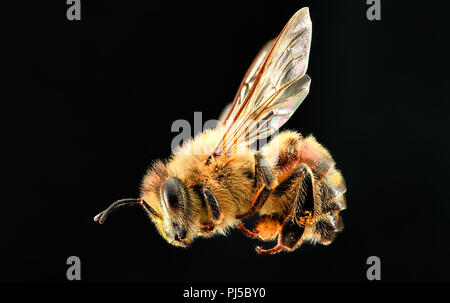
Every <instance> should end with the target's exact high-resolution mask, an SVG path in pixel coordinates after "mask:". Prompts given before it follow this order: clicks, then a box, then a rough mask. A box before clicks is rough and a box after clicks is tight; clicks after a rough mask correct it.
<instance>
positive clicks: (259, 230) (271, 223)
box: [237, 215, 281, 241]
mask: <svg viewBox="0 0 450 303" xmlns="http://www.w3.org/2000/svg"><path fill="white" fill-rule="evenodd" d="M280 226H281V223H280V221H279V219H278V218H277V216H275V215H262V216H261V217H259V218H258V221H257V222H256V225H255V227H254V228H253V231H250V230H249V229H247V228H246V227H245V226H244V224H242V223H240V224H239V225H238V226H237V228H238V229H239V230H240V231H242V233H243V234H244V235H246V236H247V237H249V238H252V239H256V238H259V239H261V240H263V241H271V240H275V238H276V237H277V235H278V232H279V230H280Z"/></svg>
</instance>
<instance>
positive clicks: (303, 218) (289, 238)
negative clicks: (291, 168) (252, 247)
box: [256, 165, 314, 255]
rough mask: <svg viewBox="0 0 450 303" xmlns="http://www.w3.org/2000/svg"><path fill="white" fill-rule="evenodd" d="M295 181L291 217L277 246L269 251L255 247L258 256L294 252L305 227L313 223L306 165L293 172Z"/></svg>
mask: <svg viewBox="0 0 450 303" xmlns="http://www.w3.org/2000/svg"><path fill="white" fill-rule="evenodd" d="M295 176H296V179H297V180H298V181H299V182H298V183H299V186H298V189H297V194H296V197H295V200H294V208H293V211H292V215H290V216H288V217H287V218H286V219H285V221H284V222H283V224H282V225H281V230H280V233H279V236H278V244H277V245H276V246H275V247H273V248H271V249H262V248H261V247H259V246H258V247H256V251H257V253H258V254H260V255H271V254H275V253H278V252H280V251H281V250H283V249H285V250H288V251H291V250H294V249H296V248H297V247H299V246H300V245H301V243H302V242H303V240H302V236H303V233H304V231H305V228H306V227H307V226H311V224H313V223H314V216H313V215H314V193H313V181H312V180H313V178H312V176H311V173H310V172H308V170H307V168H306V165H300V167H299V168H297V170H296V171H295Z"/></svg>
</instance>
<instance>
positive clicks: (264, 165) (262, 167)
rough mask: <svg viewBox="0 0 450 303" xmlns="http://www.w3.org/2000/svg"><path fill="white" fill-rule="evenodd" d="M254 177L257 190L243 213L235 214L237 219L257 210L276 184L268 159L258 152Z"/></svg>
mask: <svg viewBox="0 0 450 303" xmlns="http://www.w3.org/2000/svg"><path fill="white" fill-rule="evenodd" d="M255 178H256V187H257V188H259V190H258V191H257V192H256V194H255V196H254V197H253V200H252V204H251V205H250V208H249V209H248V210H247V211H246V212H245V213H243V214H237V215H236V218H237V219H244V218H247V217H249V216H251V215H253V214H254V213H256V212H258V211H259V210H260V209H261V207H263V205H264V203H265V202H266V201H267V199H268V198H269V196H270V194H271V193H272V192H273V190H274V189H275V187H277V186H278V180H277V178H276V177H275V174H274V173H273V170H272V168H271V167H270V165H269V163H268V161H267V160H266V159H265V158H264V157H263V156H262V155H261V154H260V153H257V154H256V155H255Z"/></svg>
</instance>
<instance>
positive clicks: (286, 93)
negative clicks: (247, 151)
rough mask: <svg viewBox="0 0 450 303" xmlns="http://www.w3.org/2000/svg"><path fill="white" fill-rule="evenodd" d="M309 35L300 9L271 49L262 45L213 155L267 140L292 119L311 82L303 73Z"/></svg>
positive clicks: (305, 12)
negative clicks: (265, 52) (265, 50)
mask: <svg viewBox="0 0 450 303" xmlns="http://www.w3.org/2000/svg"><path fill="white" fill-rule="evenodd" d="M311 31H312V24H311V19H310V17H309V11H308V8H303V9H301V10H299V11H298V12H297V13H295V15H294V16H293V17H292V18H291V19H290V20H289V22H288V23H287V24H286V26H285V27H284V29H283V31H282V32H281V33H280V35H278V37H277V38H276V39H275V41H274V42H273V45H272V44H268V45H266V47H265V48H268V50H267V54H266V55H258V56H257V58H256V59H255V61H254V62H253V63H252V65H251V66H250V69H249V71H248V72H247V75H246V76H245V77H244V80H243V81H242V83H241V86H240V88H239V91H238V94H237V95H236V97H235V99H234V101H233V104H232V106H231V108H230V110H229V112H228V113H227V115H226V116H225V119H224V121H222V124H224V125H225V129H226V132H225V133H224V135H223V138H222V140H221V142H220V143H219V145H218V146H217V148H216V149H215V150H214V154H221V153H230V152H231V151H232V150H233V149H234V148H236V147H238V146H240V145H241V144H245V145H250V144H251V143H253V142H254V141H255V140H257V139H261V138H264V137H267V136H270V135H271V134H273V133H274V132H275V131H277V130H278V129H279V128H280V127H281V126H282V125H283V124H284V123H285V122H286V121H287V120H288V119H289V118H290V117H291V116H292V114H293V113H294V112H295V110H296V109H297V108H298V106H299V105H300V104H301V102H302V101H303V99H304V98H305V97H306V95H307V94H308V92H309V85H310V81H311V79H310V78H309V76H308V75H306V74H305V72H306V69H307V67H308V59H309V49H310V46H311ZM265 48H263V50H262V52H264V49H265ZM269 48H270V49H269ZM260 54H261V52H260Z"/></svg>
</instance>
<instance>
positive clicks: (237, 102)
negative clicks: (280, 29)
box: [219, 40, 274, 123]
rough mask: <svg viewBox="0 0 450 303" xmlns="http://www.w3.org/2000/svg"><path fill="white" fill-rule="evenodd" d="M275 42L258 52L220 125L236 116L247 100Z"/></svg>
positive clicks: (223, 114)
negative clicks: (243, 102)
mask: <svg viewBox="0 0 450 303" xmlns="http://www.w3.org/2000/svg"><path fill="white" fill-rule="evenodd" d="M273 42H274V40H270V41H269V42H267V43H266V44H265V45H264V46H263V47H262V48H261V50H260V51H259V52H258V54H257V55H256V57H255V59H253V62H252V64H251V65H250V67H249V68H248V70H247V73H246V74H245V76H244V78H243V79H242V82H241V84H240V85H239V89H238V91H237V93H236V96H235V97H234V100H233V102H232V103H230V104H228V105H227V106H226V107H225V109H224V110H223V112H222V114H221V115H220V118H219V122H220V123H225V121H226V120H227V119H229V118H230V117H234V116H236V112H237V110H239V108H240V107H241V105H242V101H243V100H245V98H246V97H247V95H248V92H249V91H250V88H251V87H252V86H253V84H254V83H255V80H256V78H257V75H258V72H259V70H261V66H262V65H263V63H264V62H265V59H266V57H267V54H268V53H269V51H270V50H271V49H272V46H273Z"/></svg>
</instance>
